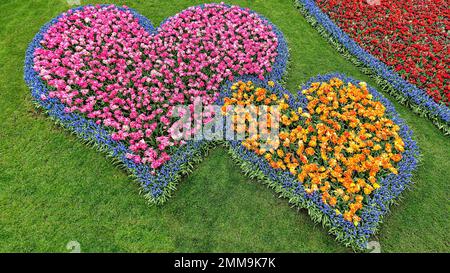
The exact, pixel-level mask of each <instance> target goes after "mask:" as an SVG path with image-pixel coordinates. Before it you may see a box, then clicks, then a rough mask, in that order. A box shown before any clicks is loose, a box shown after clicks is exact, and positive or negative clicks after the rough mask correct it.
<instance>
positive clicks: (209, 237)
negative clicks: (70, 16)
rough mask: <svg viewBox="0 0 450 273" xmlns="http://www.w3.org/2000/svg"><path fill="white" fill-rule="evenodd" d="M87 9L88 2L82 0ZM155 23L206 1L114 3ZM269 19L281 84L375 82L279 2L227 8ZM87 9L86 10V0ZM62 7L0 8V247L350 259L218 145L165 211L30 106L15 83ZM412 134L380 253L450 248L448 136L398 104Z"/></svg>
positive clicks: (11, 4)
mask: <svg viewBox="0 0 450 273" xmlns="http://www.w3.org/2000/svg"><path fill="white" fill-rule="evenodd" d="M81 2H82V4H85V3H86V1H81ZM113 2H114V3H116V4H127V5H129V6H130V7H132V8H135V9H136V10H137V11H139V12H140V13H141V14H143V15H145V16H147V17H148V18H150V19H151V20H152V22H154V24H159V22H161V21H162V20H163V19H164V18H165V17H168V16H171V15H173V14H175V13H177V12H179V11H181V10H182V9H184V8H186V7H188V6H191V5H195V4H200V3H202V2H207V1H176V0H173V1H168V0H166V1H148V0H145V1H144V0H139V1H136V0H135V1H113ZM227 2H229V3H233V4H239V5H240V6H243V7H249V8H251V9H253V10H256V11H257V12H259V13H261V14H263V15H264V16H266V17H267V18H269V19H270V20H271V21H272V22H273V23H275V24H276V25H278V26H279V28H280V29H281V30H282V31H283V33H284V34H285V36H286V38H287V40H288V43H289V46H290V49H291V67H290V70H289V76H288V81H287V84H286V87H287V88H288V89H289V90H291V91H295V90H296V89H297V86H298V85H299V84H300V83H302V82H304V81H306V80H307V79H308V78H309V77H312V76H315V75H316V74H318V73H328V72H333V71H339V72H343V73H346V74H348V75H350V76H353V77H355V78H359V79H362V80H366V81H368V82H369V83H370V84H372V85H374V86H375V84H374V83H373V82H372V81H371V80H370V79H368V78H367V77H366V76H364V75H363V74H361V73H360V72H359V71H358V70H357V68H356V67H354V66H353V65H352V64H350V63H349V62H347V61H346V60H344V59H343V58H342V57H341V56H340V55H338V54H337V53H336V52H335V51H334V50H333V48H332V47H331V46H329V45H328V44H327V43H326V42H325V41H324V40H323V39H322V38H321V37H320V36H319V35H318V34H317V33H316V31H315V30H314V29H313V28H311V27H310V26H309V25H308V23H307V22H306V21H305V19H304V18H303V17H302V16H301V15H300V13H299V12H298V11H297V10H296V9H295V8H294V5H293V3H292V2H291V1H288V0H271V1H268V0H259V1H227ZM89 3H93V2H92V1H89ZM68 8H69V5H68V4H67V2H66V1H41V0H39V1H38V0H35V1H21V0H15V1H1V3H0V14H1V16H0V38H1V39H0V43H1V44H0V75H1V76H0V95H1V98H0V251H1V252H11V251H14V252H44V251H50V252H64V251H67V250H66V248H65V246H66V244H67V242H69V241H71V240H76V241H78V242H80V244H81V250H82V251H83V252H115V251H121V252H122V251H123V252H128V251H136V252H156V251H159V252H172V251H181V252H183V251H191V252H197V251H198V252H209V251H214V252H218V251H232V252H238V251H239V252H247V251H249V252H256V251H277V252H278V251H279V252H281V251H283V252H284V251H285V252H347V251H350V250H349V249H347V248H345V247H343V246H341V245H340V244H338V243H337V242H335V241H334V238H333V237H332V236H330V235H328V234H327V232H326V230H325V229H323V228H322V227H321V226H320V225H315V224H313V222H312V221H311V220H310V219H309V217H308V215H307V213H306V212H305V211H304V210H301V211H297V210H295V209H292V208H290V207H289V205H288V204H287V202H286V200H282V199H278V198H277V196H276V195H275V194H274V193H273V192H272V191H271V190H270V189H267V188H266V187H264V186H263V185H261V184H258V183H256V182H255V181H252V180H250V179H248V178H246V177H245V176H244V175H242V174H241V173H240V172H239V169H238V168H237V167H236V166H235V165H234V164H233V162H231V160H230V158H229V157H228V156H227V155H226V152H225V151H224V150H223V149H222V148H218V149H216V150H214V151H212V152H211V154H210V155H209V156H208V157H207V158H206V159H205V161H204V162H203V163H202V164H200V165H199V166H198V169H197V170H196V171H195V172H194V174H193V175H191V176H189V177H187V178H185V179H184V180H183V182H182V183H181V184H180V185H179V188H178V190H177V191H176V193H175V196H173V198H172V199H171V200H170V201H169V202H168V203H167V204H166V205H164V206H162V207H149V206H148V205H147V204H146V202H145V200H144V198H143V197H142V196H140V195H139V194H138V192H139V187H138V185H137V184H136V183H133V182H132V181H131V179H130V178H129V177H128V176H127V174H126V173H125V172H124V171H122V170H119V169H117V168H115V167H114V166H113V165H112V164H111V162H110V161H109V160H108V159H106V158H105V157H104V155H102V154H99V153H98V152H97V151H95V150H94V149H93V148H91V147H88V146H86V145H84V144H82V143H80V142H79V141H78V139H77V138H76V137H74V136H72V135H71V134H70V133H68V132H67V131H65V130H62V129H61V128H59V127H58V126H56V125H54V124H53V123H52V122H51V121H50V120H49V119H48V118H47V117H46V116H45V115H44V114H43V113H41V112H40V111H37V110H35V108H34V107H33V105H32V103H31V96H30V93H29V90H28V88H27V87H26V85H25V83H24V81H23V62H24V55H25V50H26V47H27V45H28V43H29V42H30V41H31V39H32V38H33V36H34V35H35V33H36V32H37V31H38V30H39V28H40V27H41V26H42V25H43V24H44V23H46V22H47V21H49V20H50V19H51V18H53V17H54V16H56V15H58V14H59V13H61V12H63V11H65V10H67V9H68ZM395 105H396V108H397V110H398V111H399V112H400V114H401V116H402V117H403V118H404V119H405V120H406V121H407V123H408V125H409V126H410V127H411V128H412V129H413V130H414V133H415V137H416V139H417V141H418V143H419V145H420V148H421V151H422V164H421V166H420V167H419V169H418V171H417V173H416V175H415V177H414V181H415V186H414V189H413V191H409V192H406V193H405V194H404V195H403V197H404V198H403V200H402V201H401V203H400V204H399V205H398V206H395V207H393V208H392V212H391V214H390V215H389V216H388V217H387V218H386V219H385V223H384V224H383V225H382V228H381V230H380V232H379V237H377V238H374V239H375V240H379V241H380V243H381V249H382V251H383V252H418V251H426V252H448V251H449V250H450V247H449V242H450V238H449V235H448V233H447V232H448V230H449V227H450V224H449V221H448V219H449V211H450V204H449V202H448V194H449V183H448V182H449V181H448V180H449V178H450V162H449V155H450V141H449V138H448V137H445V136H443V135H442V133H441V132H439V131H438V130H437V129H436V128H435V127H434V126H433V125H432V124H431V123H430V122H429V121H427V120H426V119H424V118H420V117H418V116H417V115H414V114H413V113H412V112H411V111H410V110H408V109H407V108H405V107H403V106H400V105H398V104H395Z"/></svg>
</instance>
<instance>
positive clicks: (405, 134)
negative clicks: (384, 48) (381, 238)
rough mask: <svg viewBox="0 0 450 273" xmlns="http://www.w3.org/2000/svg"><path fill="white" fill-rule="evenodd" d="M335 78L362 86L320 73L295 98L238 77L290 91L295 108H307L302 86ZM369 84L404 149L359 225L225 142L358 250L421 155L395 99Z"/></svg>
mask: <svg viewBox="0 0 450 273" xmlns="http://www.w3.org/2000/svg"><path fill="white" fill-rule="evenodd" d="M332 78H339V79H341V80H342V81H343V82H344V83H352V84H353V85H355V86H359V82H360V81H357V80H355V79H352V78H349V77H347V76H346V75H343V74H338V73H333V74H327V75H318V76H316V77H313V78H311V79H310V80H309V81H308V82H307V83H306V84H305V85H303V86H302V88H301V89H300V91H299V92H298V94H297V96H296V98H294V97H293V96H292V94H291V93H290V92H288V91H287V90H285V89H284V88H283V87H281V85H280V84H278V83H276V84H275V86H274V87H270V86H268V83H267V82H265V81H261V80H259V79H257V78H255V77H248V76H247V77H242V78H239V79H237V80H242V81H244V82H247V81H252V82H253V83H254V85H255V86H258V87H264V88H266V89H267V90H269V91H270V92H272V93H275V94H276V95H277V96H278V97H282V96H283V95H284V94H287V95H289V99H288V101H287V102H288V104H289V105H290V106H291V107H292V108H293V109H297V108H298V107H302V108H304V109H305V107H306V104H307V99H306V97H305V96H304V95H303V94H302V93H301V90H304V89H307V88H309V87H310V86H311V83H313V82H328V81H329V80H330V79H332ZM231 85H232V83H231V82H228V83H227V85H225V86H224V87H223V89H222V92H221V97H220V100H221V101H220V102H222V103H223V99H224V98H225V97H230V96H231V93H232V91H231V89H230V87H231ZM367 88H368V90H369V92H370V93H371V94H372V95H373V98H374V100H377V101H380V102H381V103H383V105H384V106H385V107H386V115H387V116H388V117H389V118H391V119H392V120H393V121H394V122H395V123H396V124H397V125H399V126H400V132H399V134H400V136H401V137H402V139H403V141H404V143H405V152H404V153H403V158H402V160H401V161H400V162H399V163H398V166H397V169H398V175H395V174H392V173H391V174H389V175H387V176H386V177H384V178H383V179H382V180H381V181H380V182H379V183H380V185H381V187H380V188H379V189H378V190H375V191H374V193H373V195H371V196H368V197H367V203H366V205H365V206H364V208H363V209H362V210H361V219H362V220H361V222H360V224H359V225H358V226H356V227H355V226H354V225H353V224H352V223H350V222H348V221H346V220H344V218H343V216H342V215H337V214H336V212H335V210H334V208H332V207H330V206H329V205H326V204H324V203H323V202H322V199H321V198H320V194H319V193H318V192H315V193H314V194H312V195H308V194H307V193H306V192H305V191H304V188H303V185H302V184H301V183H299V182H298V180H297V178H296V177H295V176H293V175H292V174H291V173H290V172H289V171H283V170H275V169H273V168H271V167H270V165H269V164H268V162H267V160H265V159H264V158H262V157H261V156H258V155H257V154H255V153H254V152H252V151H250V150H248V149H247V148H245V147H244V146H243V145H242V144H241V142H240V141H230V142H229V143H225V145H226V146H228V147H229V148H230V154H231V155H232V157H233V158H234V159H235V160H236V161H237V162H238V164H239V165H240V166H241V168H242V170H243V171H244V173H246V174H247V175H248V176H250V177H252V178H256V179H258V180H260V181H262V182H263V183H265V184H268V185H269V187H271V188H273V189H275V191H276V192H277V193H279V194H280V196H281V197H284V198H287V199H289V202H290V203H292V204H294V205H296V206H298V207H300V208H306V209H308V212H309V214H310V216H311V218H312V219H313V220H314V221H316V222H318V223H322V224H323V225H324V226H325V227H327V228H328V229H329V233H331V234H333V235H335V236H336V238H337V240H338V241H341V242H342V243H344V244H345V245H346V246H348V247H352V248H353V249H354V250H356V251H363V250H365V249H366V247H367V243H368V240H369V238H370V237H371V236H372V235H374V234H375V233H376V232H377V230H378V227H379V225H380V224H381V222H382V219H383V216H384V215H386V214H387V213H388V212H389V206H390V205H391V204H394V203H395V202H396V201H397V200H398V198H399V195H400V194H401V193H402V192H403V191H404V190H405V189H407V188H409V187H410V186H411V185H412V180H411V178H412V173H413V171H414V170H415V169H416V167H417V164H418V158H419V148H418V146H417V144H416V142H415V141H414V140H413V138H412V131H411V130H410V129H409V128H408V126H407V125H406V123H405V121H404V120H403V119H401V118H400V117H399V115H398V113H397V112H396V110H395V108H394V106H393V105H392V103H391V102H390V101H389V100H388V99H386V98H384V97H383V96H382V95H381V94H380V93H378V92H377V91H376V90H375V89H374V88H373V87H371V86H369V85H368V86H367Z"/></svg>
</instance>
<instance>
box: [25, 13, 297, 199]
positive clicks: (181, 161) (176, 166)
mask: <svg viewBox="0 0 450 273" xmlns="http://www.w3.org/2000/svg"><path fill="white" fill-rule="evenodd" d="M87 6H96V7H115V8H118V9H119V10H123V11H126V10H129V11H130V12H131V13H132V14H133V16H134V17H135V18H137V19H138V20H139V23H140V25H141V26H142V27H144V28H145V30H146V31H148V33H150V34H155V33H157V32H158V29H156V28H154V27H153V24H152V23H151V21H150V20H149V19H147V18H146V17H145V16H143V15H141V14H139V13H138V12H137V11H135V10H133V9H131V8H126V7H119V6H116V5H86V6H80V7H76V8H73V9H70V10H69V11H67V12H75V11H78V10H82V9H84V7H87ZM204 6H205V5H199V6H196V7H201V8H203V7H204ZM226 6H228V7H229V5H226ZM191 8H192V7H191ZM188 9H189V8H188ZM67 12H65V13H62V14H60V15H58V16H57V17H55V18H53V19H52V20H51V21H50V22H48V23H47V24H45V25H44V26H43V27H42V28H41V29H40V30H39V32H38V33H37V34H36V36H35V37H34V39H33V40H32V42H31V43H30V44H29V46H28V49H27V51H26V56H25V68H24V79H25V82H26V83H27V85H28V86H29V88H30V89H31V94H32V97H33V99H34V102H35V103H36V104H37V105H38V106H39V107H41V108H43V109H44V110H45V111H46V112H47V114H48V115H49V116H50V117H51V118H52V119H53V120H54V121H55V122H56V123H58V124H60V125H62V126H63V127H65V128H67V129H69V130H70V131H72V132H73V133H75V134H76V135H77V136H79V137H80V138H81V139H83V140H84V141H85V142H87V143H89V144H92V145H93V146H95V147H96V148H98V149H99V150H100V151H102V152H105V153H106V154H107V155H108V156H110V157H111V158H112V159H113V160H114V161H115V162H117V163H118V164H120V165H121V166H123V167H125V169H126V170H128V171H129V172H130V175H131V176H132V177H133V178H135V179H136V180H137V181H138V182H139V183H140V184H141V186H142V189H141V193H142V194H143V195H144V196H145V197H146V198H147V200H148V201H149V202H150V203H155V204H161V203H163V202H165V201H166V200H167V198H168V197H170V195H171V193H172V192H173V191H174V190H175V186H176V184H177V183H178V182H179V180H180V178H181V176H182V175H185V174H187V173H189V172H191V171H192V169H193V163H198V162H199V161H201V160H202V158H203V156H204V154H205V153H206V152H207V150H208V149H209V148H210V147H211V146H213V143H209V142H206V141H188V142H187V143H186V144H185V145H183V146H181V147H179V148H178V149H177V151H176V152H175V153H174V154H172V155H171V159H170V160H169V161H167V162H166V163H165V164H164V165H163V166H162V167H161V168H160V169H159V170H157V171H156V174H155V175H152V174H151V169H150V168H149V166H147V165H144V164H136V163H134V162H133V160H130V159H128V158H126V154H127V153H131V151H130V150H128V148H127V147H126V146H125V145H124V144H123V143H122V142H117V141H114V140H112V138H111V136H110V134H109V132H108V131H107V130H106V129H105V128H104V127H103V126H101V125H97V124H95V122H93V121H92V120H88V119H86V118H84V117H83V116H81V115H79V114H76V113H66V112H65V111H64V109H65V106H64V104H62V103H61V102H60V101H59V100H58V99H56V98H49V97H48V93H49V90H48V88H47V86H46V85H45V84H44V82H43V81H42V80H41V79H40V77H39V75H38V74H37V73H36V72H35V71H34V69H33V66H34V60H33V56H34V52H35V50H36V49H37V48H40V47H41V45H40V41H41V40H43V38H44V34H45V33H46V32H47V30H48V29H49V28H50V27H51V26H52V25H53V24H55V23H56V22H58V19H60V18H61V17H62V16H64V15H65V14H66V13H67ZM182 12H183V11H182ZM250 12H252V13H255V14H257V13H256V12H254V11H251V10H250ZM257 15H258V14H257ZM258 16H259V17H260V18H261V19H262V20H263V22H264V24H266V25H270V26H271V27H272V29H273V31H274V33H275V34H276V36H277V39H278V47H277V53H278V55H277V57H276V60H275V63H274V64H273V69H272V71H271V73H269V74H268V75H266V77H267V78H271V79H274V80H281V78H282V77H283V75H284V72H285V70H286V66H287V61H288V58H289V53H288V47H287V43H286V40H285V39H284V36H283V33H282V32H281V31H280V30H279V29H278V28H277V27H276V26H275V25H273V24H272V23H270V21H269V20H267V19H266V18H264V17H263V16H261V15H258ZM167 20H170V18H168V19H166V20H164V21H163V23H164V22H166V21H167ZM163 23H162V24H163ZM42 94H43V95H47V100H45V101H44V100H41V95H42Z"/></svg>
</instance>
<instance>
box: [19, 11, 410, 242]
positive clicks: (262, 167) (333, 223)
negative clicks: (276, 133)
mask: <svg viewBox="0 0 450 273" xmlns="http://www.w3.org/2000/svg"><path fill="white" fill-rule="evenodd" d="M104 6H110V5H104ZM202 6H203V5H199V6H197V7H202ZM227 6H229V5H227ZM84 7H85V6H82V7H78V8H75V9H72V11H76V10H78V9H82V8H84ZM117 8H119V9H125V8H122V7H117ZM129 10H130V11H131V12H132V13H133V15H134V16H135V17H136V18H138V19H139V23H140V24H141V25H142V26H143V27H144V28H145V29H146V30H147V31H148V32H149V33H150V34H154V33H155V32H156V29H155V28H154V27H153V26H152V24H151V22H150V21H149V20H148V19H147V18H146V17H144V16H142V15H140V14H139V13H137V12H136V11H134V10H132V9H129ZM252 12H253V11H252ZM60 16H62V15H59V16H57V17H55V18H54V19H52V20H51V21H50V22H49V23H47V24H46V25H44V26H43V27H42V28H41V30H40V31H39V32H38V34H36V36H35V37H34V39H33V41H32V42H31V44H30V45H29V47H28V50H27V53H26V59H25V81H26V83H27V84H28V86H29V87H30V89H31V91H32V96H33V98H34V100H35V102H36V103H37V104H38V106H40V107H42V108H43V109H44V110H45V111H46V112H47V113H48V115H49V116H50V117H51V118H52V119H53V120H55V121H56V122H57V123H59V124H60V125H62V126H63V127H65V128H67V129H69V130H71V131H72V132H74V133H75V134H76V135H77V136H79V137H80V138H81V139H83V140H85V141H86V142H88V143H90V144H92V145H94V146H96V147H97V148H98V149H99V150H100V151H102V152H106V153H107V154H108V155H109V156H110V157H111V158H113V159H114V160H116V161H118V162H119V163H121V164H123V166H125V168H126V169H127V170H128V171H130V172H131V174H132V176H134V178H135V179H136V180H137V181H139V182H140V183H141V185H142V188H143V192H144V196H146V198H147V199H148V200H150V201H151V202H152V203H163V202H164V201H166V200H167V198H168V197H169V196H170V194H171V193H172V192H173V191H174V190H175V186H176V183H178V182H179V180H180V178H181V176H182V175H185V174H187V173H189V172H191V171H192V167H193V165H192V164H193V163H197V162H199V161H201V160H202V159H203V156H204V155H205V152H206V151H207V150H208V149H209V148H210V147H211V146H215V144H216V143H214V142H208V141H205V140H201V141H188V143H187V144H186V145H183V146H181V147H179V149H178V151H177V152H176V153H174V154H173V155H171V159H170V160H169V161H168V162H166V163H165V164H164V166H163V167H162V168H161V169H160V170H159V171H158V174H157V175H151V174H150V171H149V168H148V166H146V165H143V164H136V163H135V162H134V161H132V160H130V159H128V158H127V157H126V154H127V153H128V152H129V151H128V149H127V148H126V146H125V145H124V144H123V143H120V142H116V141H114V140H112V139H111V136H110V135H109V133H108V132H107V131H106V130H105V129H104V128H102V126H100V125H97V124H95V123H94V122H93V121H92V120H87V119H86V118H84V117H82V116H80V115H78V114H76V113H66V112H65V111H64V109H65V106H64V105H63V104H62V103H61V102H59V101H58V100H57V99H47V100H41V95H42V94H48V90H47V88H46V87H45V85H44V83H43V82H42V80H41V79H40V77H39V75H37V73H36V72H35V71H34V69H33V64H34V61H33V53H34V51H35V49H36V48H38V47H39V46H40V43H39V42H40V41H41V40H42V38H43V34H44V33H45V32H46V31H47V30H48V28H49V27H50V26H51V25H52V24H54V23H55V22H56V21H57V20H58V18H59V17H60ZM258 16H260V18H262V19H263V20H264V21H265V22H266V23H267V24H270V25H271V26H272V28H273V31H274V32H275V33H276V35H277V37H278V41H279V44H278V48H277V52H278V56H277V59H276V61H275V63H274V67H273V71H272V73H270V74H269V75H267V77H268V78H270V79H272V80H275V81H279V80H281V78H282V76H283V75H284V72H285V70H286V65H287V60H288V49H287V43H286V41H285V39H284V37H283V34H282V33H281V31H279V30H278V28H277V27H276V26H275V25H273V24H271V23H270V21H269V20H267V19H266V18H264V17H263V16H261V15H258ZM167 20H170V18H168V19H166V20H164V21H163V22H162V23H161V25H162V24H163V23H164V22H166V21H167ZM333 77H338V78H340V79H341V80H343V81H344V82H352V83H353V84H357V83H358V81H356V80H354V79H352V78H348V77H346V76H345V75H341V74H327V75H325V76H320V75H319V76H317V77H314V78H311V79H310V80H309V81H308V83H306V85H305V87H306V86H309V85H310V84H311V83H312V82H316V81H328V80H330V79H331V78H333ZM238 80H243V81H248V80H251V81H253V82H254V83H255V84H256V85H257V86H260V87H264V88H266V89H267V90H270V91H271V92H273V93H275V94H277V95H278V96H282V95H283V94H289V95H291V93H290V92H288V91H286V90H285V89H284V88H283V87H281V85H280V84H278V83H275V86H273V87H270V86H268V84H267V82H265V81H261V80H260V79H258V78H256V77H253V76H243V77H239V78H238V79H236V81H238ZM231 84H232V83H231V82H226V83H225V84H223V85H222V88H221V93H220V97H219V99H218V101H219V102H220V101H221V100H223V98H224V97H225V96H228V95H229V94H230V93H229V92H230V88H229V87H230V86H231ZM368 89H369V91H370V93H371V94H372V95H373V96H374V98H375V99H376V100H379V101H381V102H382V103H383V104H384V106H385V107H386V113H388V115H389V116H390V118H391V119H392V120H393V121H394V122H395V123H396V124H397V125H399V126H400V127H401V131H400V135H401V137H402V138H403V140H404V142H405V147H406V150H405V152H404V154H403V159H402V160H401V161H400V163H399V166H398V169H399V174H398V175H393V174H391V175H388V176H387V177H385V178H384V179H383V181H382V182H381V183H382V185H383V186H382V187H381V188H380V190H379V191H377V192H376V193H375V194H374V196H373V197H372V198H371V199H370V201H369V205H367V206H365V208H364V209H363V211H362V216H363V217H362V218H363V221H362V224H361V225H358V226H354V225H353V224H352V223H350V222H348V221H345V220H344V219H343V218H342V215H336V213H335V212H334V210H332V209H331V208H330V207H329V206H327V205H325V204H323V202H322V201H321V199H320V197H319V196H318V194H313V195H307V194H306V193H305V192H304V190H303V188H302V186H301V184H299V183H296V180H295V177H293V176H292V175H291V174H290V173H289V172H286V171H280V170H275V169H272V168H271V167H270V166H269V164H268V163H267V161H265V160H263V158H261V157H260V156H258V155H256V154H254V153H253V152H251V151H249V150H247V149H246V148H245V147H244V146H242V145H241V143H240V141H226V142H224V144H225V145H226V146H228V147H229V151H230V154H231V155H232V157H233V158H234V159H235V160H236V161H238V162H239V165H240V166H241V168H242V169H243V170H244V171H245V172H246V174H247V175H248V176H250V177H251V178H257V179H259V180H262V181H264V182H265V183H267V184H268V185H269V186H270V187H272V188H274V189H275V190H276V192H278V193H280V195H281V196H282V197H286V198H288V199H289V202H290V203H292V204H295V205H297V206H298V207H301V208H306V209H308V211H309V214H310V215H311V218H312V219H313V220H314V221H316V222H320V223H322V224H323V225H324V226H326V227H328V228H329V232H330V233H331V234H333V235H335V236H336V237H337V239H338V240H339V241H341V242H343V243H344V244H345V245H347V246H350V247H352V248H354V249H355V250H362V249H365V247H366V245H367V242H368V239H369V237H370V236H371V235H373V234H374V233H375V232H376V230H377V228H378V226H379V224H380V223H381V220H382V217H383V215H385V214H386V213H387V212H388V207H389V205H391V204H392V203H394V202H395V200H396V199H397V197H398V196H399V195H400V194H401V192H403V190H405V189H406V188H407V187H408V186H409V185H410V184H411V176H412V174H411V173H412V171H413V170H414V169H415V168H416V165H417V159H416V158H417V156H418V154H419V153H418V147H417V145H416V143H415V142H414V141H413V140H412V133H411V131H410V129H409V128H408V127H407V126H406V124H405V123H404V121H403V120H402V119H401V118H400V117H399V116H398V114H397V112H396V111H395V108H394V107H393V105H392V104H391V103H390V102H389V101H388V100H387V99H386V98H384V97H383V96H382V95H381V94H379V93H378V92H377V91H376V90H375V89H374V88H372V87H370V86H368ZM304 100H305V97H304V96H303V95H302V94H301V92H299V93H298V94H297V96H296V97H294V96H290V98H289V100H288V103H289V104H290V106H291V107H294V108H295V109H296V108H297V107H302V106H303V105H304V104H303V103H304Z"/></svg>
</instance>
